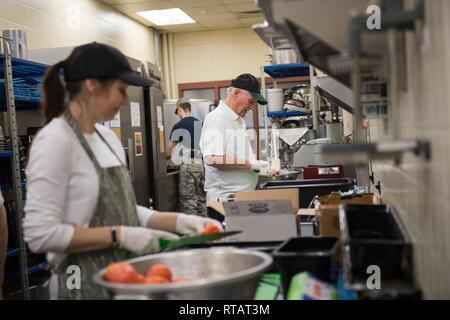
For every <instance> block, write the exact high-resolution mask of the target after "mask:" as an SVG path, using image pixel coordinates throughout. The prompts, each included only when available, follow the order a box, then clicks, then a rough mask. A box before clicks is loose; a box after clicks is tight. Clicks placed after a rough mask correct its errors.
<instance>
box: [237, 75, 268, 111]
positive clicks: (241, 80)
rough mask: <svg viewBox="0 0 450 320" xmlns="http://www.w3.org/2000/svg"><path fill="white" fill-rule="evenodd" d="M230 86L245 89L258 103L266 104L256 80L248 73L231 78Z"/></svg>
mask: <svg viewBox="0 0 450 320" xmlns="http://www.w3.org/2000/svg"><path fill="white" fill-rule="evenodd" d="M231 86H232V87H233V88H239V89H243V90H247V91H248V92H250V94H251V95H252V97H253V98H254V99H255V100H256V101H258V103H259V104H267V100H266V98H264V97H263V95H262V94H261V88H260V86H259V82H258V80H256V78H255V77H254V76H252V75H251V74H250V73H244V74H241V75H240V76H238V77H237V78H235V79H233V80H231Z"/></svg>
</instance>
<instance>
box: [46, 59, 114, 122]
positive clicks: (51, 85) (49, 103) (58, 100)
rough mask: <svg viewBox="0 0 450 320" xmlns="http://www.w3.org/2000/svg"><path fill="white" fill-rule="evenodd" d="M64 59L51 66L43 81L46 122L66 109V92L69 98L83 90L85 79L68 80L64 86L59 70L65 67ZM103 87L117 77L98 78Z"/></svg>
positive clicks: (107, 85)
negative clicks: (82, 85)
mask: <svg viewBox="0 0 450 320" xmlns="http://www.w3.org/2000/svg"><path fill="white" fill-rule="evenodd" d="M64 63H65V62H64V61H60V62H58V63H57V64H55V65H53V66H51V67H50V68H49V69H48V70H47V72H46V73H45V75H44V80H43V83H42V91H43V95H44V98H43V99H42V102H41V111H42V113H43V115H44V117H45V124H47V123H49V122H50V121H52V119H53V118H56V117H59V116H60V115H61V114H62V113H63V112H64V109H65V98H66V92H67V93H68V95H69V100H71V99H72V98H73V97H75V96H76V95H77V94H78V93H79V92H80V90H81V84H82V82H83V80H80V81H71V82H66V85H65V86H64V84H63V82H62V81H61V78H60V75H59V71H60V70H61V68H63V67H64ZM97 80H98V81H99V82H100V85H101V87H102V88H103V89H106V88H108V87H109V86H110V85H112V83H113V82H114V81H116V80H117V79H114V78H106V79H97Z"/></svg>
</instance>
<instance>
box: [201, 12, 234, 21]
mask: <svg viewBox="0 0 450 320" xmlns="http://www.w3.org/2000/svg"><path fill="white" fill-rule="evenodd" d="M192 18H193V19H194V20H195V21H198V22H204V21H214V20H233V19H234V20H237V17H236V16H235V15H234V14H233V13H217V14H210V15H208V14H206V15H198V16H193V17H192Z"/></svg>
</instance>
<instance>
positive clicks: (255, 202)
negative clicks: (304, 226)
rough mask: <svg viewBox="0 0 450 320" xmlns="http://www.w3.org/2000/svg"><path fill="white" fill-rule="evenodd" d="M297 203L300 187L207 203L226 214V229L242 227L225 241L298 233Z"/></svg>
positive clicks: (281, 238)
mask: <svg viewBox="0 0 450 320" xmlns="http://www.w3.org/2000/svg"><path fill="white" fill-rule="evenodd" d="M298 203H299V202H298V190H297V189H283V190H257V191H246V192H237V193H236V195H235V198H234V201H230V202H224V203H218V202H211V203H208V207H209V208H210V209H213V210H214V211H216V212H218V213H220V214H223V215H224V216H225V225H226V229H227V230H242V231H243V232H242V233H240V234H237V235H235V236H232V237H228V238H225V239H224V241H284V240H286V239H288V238H290V237H296V236H297V235H298V231H297V215H296V212H297V211H298Z"/></svg>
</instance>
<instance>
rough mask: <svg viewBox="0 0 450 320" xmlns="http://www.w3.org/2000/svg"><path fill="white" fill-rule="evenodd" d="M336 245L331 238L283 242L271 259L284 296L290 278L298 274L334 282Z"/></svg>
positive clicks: (299, 239) (297, 239) (300, 238)
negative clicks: (273, 261) (308, 273)
mask: <svg viewBox="0 0 450 320" xmlns="http://www.w3.org/2000/svg"><path fill="white" fill-rule="evenodd" d="M338 243H339V241H338V238H333V237H299V238H290V239H288V240H287V241H285V242H283V243H282V244H281V245H280V246H279V247H278V248H277V249H276V250H275V251H274V252H273V258H274V260H275V265H276V268H277V270H278V271H279V272H280V274H281V282H282V285H283V293H284V295H285V296H286V295H287V292H288V289H289V285H290V283H291V279H292V277H293V276H294V275H296V274H297V273H300V272H304V271H308V272H311V273H312V274H313V275H315V276H317V277H318V278H320V279H322V280H324V281H328V282H330V281H334V279H333V275H332V268H331V267H332V256H333V255H334V254H335V253H336V251H337V248H338V247H339V246H338Z"/></svg>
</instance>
